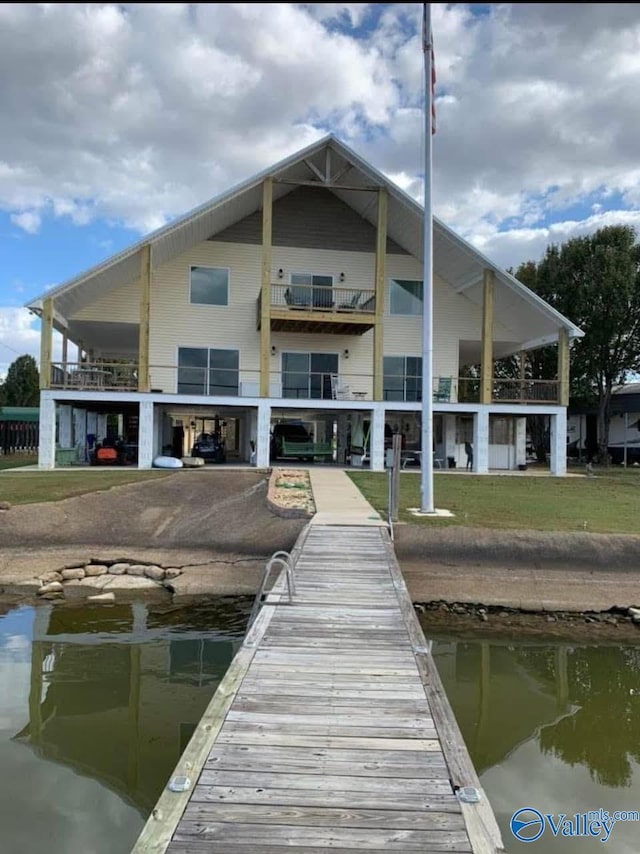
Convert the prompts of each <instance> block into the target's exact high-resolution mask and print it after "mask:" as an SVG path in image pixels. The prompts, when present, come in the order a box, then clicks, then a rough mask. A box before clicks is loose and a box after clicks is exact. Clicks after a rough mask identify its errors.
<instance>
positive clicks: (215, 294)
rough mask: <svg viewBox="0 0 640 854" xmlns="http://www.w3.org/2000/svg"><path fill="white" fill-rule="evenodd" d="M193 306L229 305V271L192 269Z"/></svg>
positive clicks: (191, 292)
mask: <svg viewBox="0 0 640 854" xmlns="http://www.w3.org/2000/svg"><path fill="white" fill-rule="evenodd" d="M189 298H190V302H191V304H192V305H229V271H228V270H227V269H225V268H224V267H191V274H190V297H189Z"/></svg>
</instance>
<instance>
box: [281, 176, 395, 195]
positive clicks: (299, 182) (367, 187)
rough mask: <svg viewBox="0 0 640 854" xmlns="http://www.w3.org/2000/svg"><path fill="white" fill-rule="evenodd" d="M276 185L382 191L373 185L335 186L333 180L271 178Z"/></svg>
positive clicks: (371, 191)
mask: <svg viewBox="0 0 640 854" xmlns="http://www.w3.org/2000/svg"><path fill="white" fill-rule="evenodd" d="M267 180H273V181H275V182H276V183H277V184H294V185H295V186H296V187H321V188H322V189H325V190H363V191H365V192H367V193H377V192H378V191H379V190H382V189H383V188H382V187H379V186H375V185H373V184H363V185H361V186H356V185H355V184H336V180H335V178H334V179H333V180H332V181H330V182H326V181H303V180H301V179H300V178H273V179H269V178H268V179H267Z"/></svg>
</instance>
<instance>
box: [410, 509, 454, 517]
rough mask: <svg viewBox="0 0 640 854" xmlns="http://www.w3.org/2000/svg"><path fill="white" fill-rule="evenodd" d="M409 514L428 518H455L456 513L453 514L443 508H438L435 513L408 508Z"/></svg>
mask: <svg viewBox="0 0 640 854" xmlns="http://www.w3.org/2000/svg"><path fill="white" fill-rule="evenodd" d="M407 512H408V513H411V515H412V516H420V517H426V518H429V517H431V518H433V519H437V518H446V517H450V518H453V517H454V516H455V513H452V512H451V510H443V509H442V508H439V507H436V508H435V510H434V511H433V513H427V512H426V511H423V510H421V509H420V508H419V507H407Z"/></svg>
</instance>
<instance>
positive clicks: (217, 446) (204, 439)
mask: <svg viewBox="0 0 640 854" xmlns="http://www.w3.org/2000/svg"><path fill="white" fill-rule="evenodd" d="M191 456H192V457H201V458H202V459H203V460H204V461H205V462H208V463H224V462H226V461H227V449H226V448H225V444H224V442H223V441H222V440H221V439H219V438H218V437H217V436H216V435H215V434H214V433H200V435H199V436H198V438H197V439H196V440H195V442H194V443H193V448H191Z"/></svg>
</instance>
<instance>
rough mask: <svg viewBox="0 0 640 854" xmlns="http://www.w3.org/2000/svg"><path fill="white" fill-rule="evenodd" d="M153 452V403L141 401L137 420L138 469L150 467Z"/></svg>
mask: <svg viewBox="0 0 640 854" xmlns="http://www.w3.org/2000/svg"><path fill="white" fill-rule="evenodd" d="M153 452H154V448H153V402H152V401H150V400H142V401H140V413H139V418H138V468H140V469H150V468H151V467H152V465H153V455H154V454H153Z"/></svg>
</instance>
